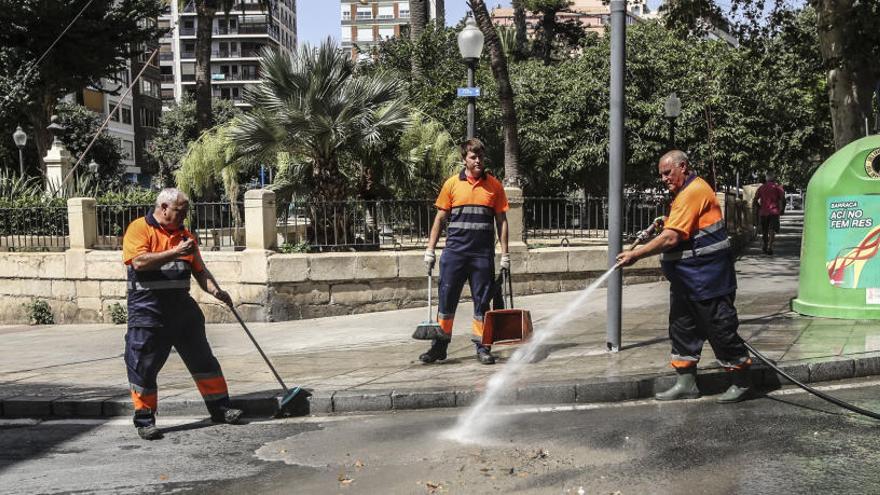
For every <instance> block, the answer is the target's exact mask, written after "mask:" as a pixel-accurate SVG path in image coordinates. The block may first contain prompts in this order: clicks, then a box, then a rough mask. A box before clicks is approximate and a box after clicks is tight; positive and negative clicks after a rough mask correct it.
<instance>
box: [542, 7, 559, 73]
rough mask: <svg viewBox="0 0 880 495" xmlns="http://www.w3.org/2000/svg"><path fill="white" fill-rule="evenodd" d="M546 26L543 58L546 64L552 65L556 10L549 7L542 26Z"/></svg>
mask: <svg viewBox="0 0 880 495" xmlns="http://www.w3.org/2000/svg"><path fill="white" fill-rule="evenodd" d="M541 27H543V28H544V46H543V49H544V50H543V53H542V54H541V59H542V60H543V61H544V65H550V56H551V55H552V54H553V38H555V37H556V10H555V9H547V10H546V11H545V12H544V19H543V21H542V26H541Z"/></svg>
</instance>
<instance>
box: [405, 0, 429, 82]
mask: <svg viewBox="0 0 880 495" xmlns="http://www.w3.org/2000/svg"><path fill="white" fill-rule="evenodd" d="M427 1H428V0H410V2H409V39H410V40H411V41H412V42H413V45H415V44H417V43H418V42H419V38H421V37H422V33H423V32H424V31H425V25H427V21H428V5H427ZM412 73H413V76H415V77H421V76H422V67H421V65H420V61H419V57H418V56H416V54H415V53H413V55H412Z"/></svg>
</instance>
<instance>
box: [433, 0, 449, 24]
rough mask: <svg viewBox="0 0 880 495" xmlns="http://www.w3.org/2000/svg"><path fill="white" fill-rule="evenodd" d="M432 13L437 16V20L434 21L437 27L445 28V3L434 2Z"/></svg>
mask: <svg viewBox="0 0 880 495" xmlns="http://www.w3.org/2000/svg"><path fill="white" fill-rule="evenodd" d="M434 13H435V15H436V16H437V18H436V19H435V20H436V21H437V25H438V26H440V27H445V26H446V2H445V0H435V2H434Z"/></svg>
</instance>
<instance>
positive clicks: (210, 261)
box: [0, 189, 754, 323]
mask: <svg viewBox="0 0 880 495" xmlns="http://www.w3.org/2000/svg"><path fill="white" fill-rule="evenodd" d="M507 192H508V198H509V200H510V204H511V211H510V212H509V215H508V218H509V220H510V239H511V242H510V249H511V257H512V263H513V265H512V268H511V271H512V273H513V285H514V293H515V294H516V295H526V294H542V293H550V292H559V291H570V290H577V289H580V288H583V287H585V286H586V284H587V283H588V282H589V281H591V280H592V279H594V278H596V277H598V276H599V275H601V274H602V273H604V272H605V270H606V269H607V266H608V253H607V246H579V247H573V246H572V247H560V248H541V249H531V250H530V249H527V247H526V245H525V244H524V243H523V242H522V239H523V236H522V227H523V225H522V201H523V198H522V194H521V192H519V191H518V190H516V189H507ZM749 194H753V191H750V190H749V191H747V193H746V197H745V198H741V199H737V198H735V197H733V196H730V195H728V196H727V197H725V195H724V194H722V193H719V195H718V197H719V201H720V202H721V203H722V206H723V205H724V203H725V202H726V201H727V202H733V201H736V202H737V205H738V207H737V208H736V210H737V211H739V215H740V216H741V217H739V219H738V220H737V221H736V222H734V221H732V219H730V218H729V219H728V230H729V231H730V234H731V237H733V238H734V241H735V244H736V245H737V246H742V245H743V244H744V243H746V242H748V240H750V239H751V238H752V237H753V235H754V230H753V228H752V225H753V224H754V220H753V219H752V218H751V210H750V209H749V208H743V205H744V204H748V203H749V202H750V197H749ZM728 210H730V211H734V210H733V209H729V208H728ZM743 210H745V211H743ZM68 223H69V225H70V236H69V240H70V248H69V249H68V250H67V251H64V252H61V253H14V252H13V253H8V252H7V253H0V296H2V297H0V323H25V322H27V318H28V317H27V311H26V310H25V307H24V305H25V304H28V303H31V302H33V301H34V300H36V299H41V300H45V301H47V302H48V303H49V304H50V306H51V308H52V312H53V315H54V317H55V321H56V322H57V323H73V322H102V321H103V322H106V321H110V306H111V305H113V304H115V303H119V304H122V305H125V296H126V284H125V268H124V266H123V264H122V253H121V252H120V251H101V250H94V249H91V248H92V247H94V246H95V245H96V240H97V230H96V217H95V200H94V199H91V198H72V199H70V200H68ZM275 225H276V219H275V195H274V193H272V192H271V191H265V190H251V191H247V192H246V193H245V238H246V246H247V249H245V250H244V251H237V252H224V251H218V252H212V251H205V252H203V253H202V256H203V258H204V259H205V262H206V264H207V266H208V268H209V269H210V270H211V272H212V273H213V274H214V276H215V277H216V278H217V280H218V281H219V282H220V285H221V286H222V287H223V288H224V289H226V290H227V291H229V292H230V294H231V295H232V298H233V300H234V301H235V302H236V306H237V309H238V310H239V311H240V313H241V314H242V316H243V317H244V318H245V319H246V320H248V321H283V320H290V319H300V318H314V317H319V316H332V315H341V314H351V313H365V312H371V311H387V310H392V309H398V308H407V307H416V306H424V305H425V304H426V298H427V290H426V289H427V281H426V280H425V278H426V275H425V268H424V264H423V254H422V252H420V251H394V252H356V253H321V254H280V253H277V252H276V251H275V250H274V247H275V244H276V243H277V242H278V241H277V239H278V236H277V230H276V227H275ZM497 264H498V260H496V266H497ZM435 273H436V270H435ZM660 278H661V275H660V270H659V262H658V260H657V258H651V259H647V260H642V261H640V262H639V263H638V264H637V265H635V266H634V267H630V268H627V269H626V270H625V271H624V283H637V282H644V281H654V280H658V279H660ZM193 285H194V286H195V285H196V284H193ZM191 293H192V295H193V297H194V298H195V299H196V301H198V302H199V303H200V305H201V306H202V308H203V310H204V312H205V316H206V318H207V320H208V321H210V322H228V321H233V319H232V318H233V317H232V315H231V314H230V312H229V311H228V310H226V308H224V307H223V306H222V305H220V304H218V303H217V301H216V300H215V299H214V298H212V297H211V296H209V295H207V294H205V293H204V292H202V291H201V290H200V289H199V288H198V287H197V286H196V287H193V288H192V291H191ZM467 293H468V290H467V288H465V297H467V296H468V294H467Z"/></svg>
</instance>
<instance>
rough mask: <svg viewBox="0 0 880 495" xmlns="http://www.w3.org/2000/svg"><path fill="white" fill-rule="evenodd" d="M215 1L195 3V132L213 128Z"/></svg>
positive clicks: (201, 0)
mask: <svg viewBox="0 0 880 495" xmlns="http://www.w3.org/2000/svg"><path fill="white" fill-rule="evenodd" d="M216 13H217V5H216V0H200V1H198V2H196V131H197V132H198V133H199V134H201V133H202V132H204V131H206V130H208V129H210V128H211V127H213V126H214V118H213V117H214V116H213V113H212V112H211V39H212V38H213V36H214V16H215V14H216Z"/></svg>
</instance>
